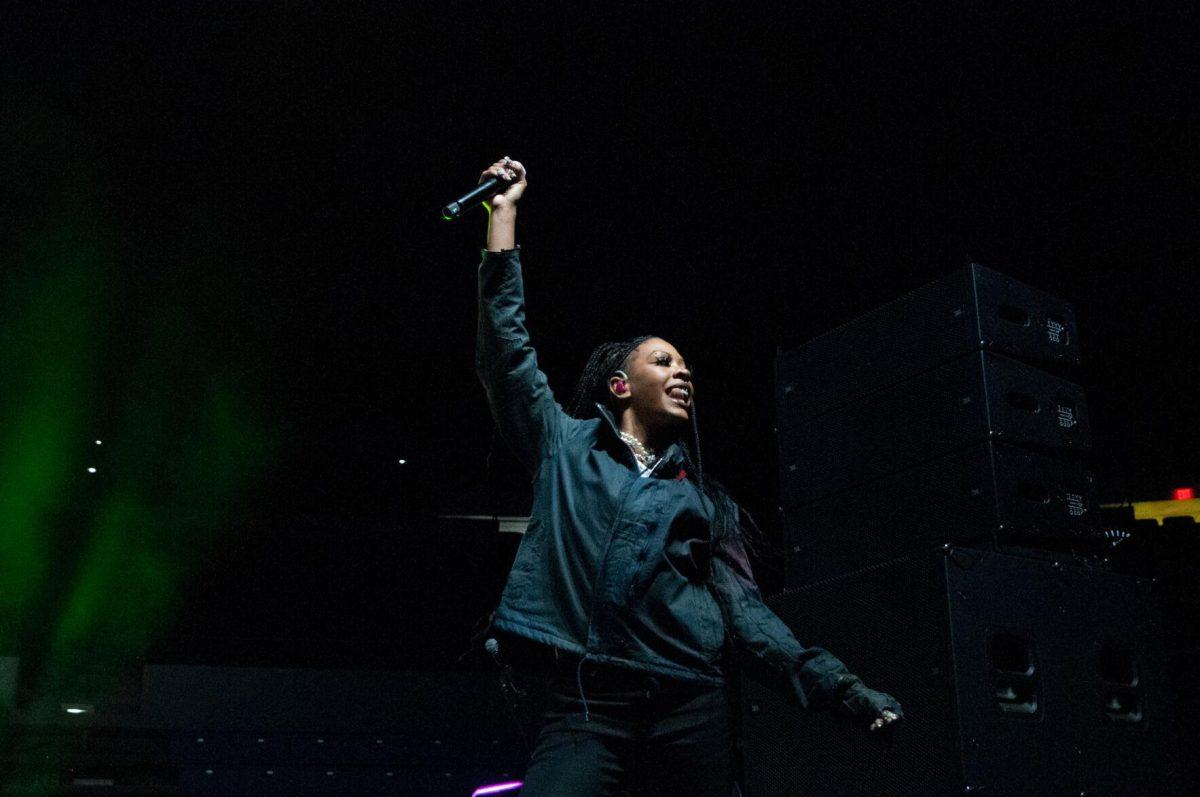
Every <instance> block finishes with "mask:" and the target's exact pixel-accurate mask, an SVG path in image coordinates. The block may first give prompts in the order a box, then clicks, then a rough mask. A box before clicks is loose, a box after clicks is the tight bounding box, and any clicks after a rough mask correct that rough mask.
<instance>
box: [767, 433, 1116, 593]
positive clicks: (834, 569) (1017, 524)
mask: <svg viewBox="0 0 1200 797" xmlns="http://www.w3.org/2000/svg"><path fill="white" fill-rule="evenodd" d="M1095 515H1096V482H1095V478H1094V477H1093V476H1092V474H1091V473H1089V472H1088V471H1087V470H1086V469H1084V467H1083V466H1082V465H1081V464H1079V463H1078V462H1076V461H1073V460H1072V459H1069V458H1063V457H1057V456H1051V455H1048V454H1044V453H1039V452H1036V451H1031V450H1028V449H1024V448H1020V447H1018V446H1010V445H1007V444H1005V443H995V442H986V443H982V444H979V445H974V446H971V447H969V448H965V449H962V450H960V451H955V452H953V453H951V454H947V455H945V456H943V457H938V458H937V459H935V460H933V461H931V462H925V463H922V464H920V465H917V466H915V467H913V468H909V469H908V470H904V471H901V472H900V473H895V474H892V475H890V476H885V477H883V478H881V479H876V480H875V481H872V482H868V483H866V484H862V485H859V486H858V487H854V488H851V489H849V490H843V491H841V492H838V493H835V494H833V495H830V496H827V497H825V498H823V499H821V500H820V501H815V502H812V503H808V504H800V505H798V506H787V505H785V506H784V528H785V529H786V539H787V584H788V586H789V587H801V586H804V585H805V584H810V583H812V582H814V581H819V580H820V579H823V578H829V577H831V576H835V575H839V574H841V573H847V572H849V571H851V570H855V569H857V568H861V567H864V566H866V565H873V564H879V563H882V562H885V561H887V560H889V559H895V558H897V557H900V556H905V555H908V554H910V553H914V552H917V551H932V550H934V549H936V548H938V547H940V546H941V545H943V544H946V543H950V544H954V545H972V546H976V547H983V548H987V549H989V550H997V551H1003V550H1005V549H1007V548H1019V549H1023V550H1027V549H1031V548H1034V547H1035V546H1036V547H1044V548H1047V549H1049V550H1050V551H1051V552H1053V551H1055V550H1058V551H1063V550H1065V551H1074V552H1077V553H1082V552H1087V551H1093V550H1097V549H1098V547H1101V546H1103V545H1105V544H1106V543H1105V541H1104V540H1103V539H1100V538H1099V537H1098V532H1097V531H1096V528H1095Z"/></svg>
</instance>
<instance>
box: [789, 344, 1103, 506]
mask: <svg viewBox="0 0 1200 797" xmlns="http://www.w3.org/2000/svg"><path fill="white" fill-rule="evenodd" d="M781 421H782V419H781ZM985 440H1002V441H1005V442H1010V443H1019V444H1026V445H1032V446H1038V447H1044V448H1050V449H1059V450H1064V451H1080V450H1084V449H1086V448H1087V447H1088V445H1089V442H1090V440H1089V427H1088V415H1087V406H1086V403H1085V401H1084V397H1083V391H1082V390H1081V389H1080V388H1079V387H1078V386H1077V385H1075V384H1073V383H1071V382H1068V381H1066V380H1065V379H1060V378H1058V377H1054V376H1051V375H1050V374H1047V373H1045V372H1042V371H1039V370H1037V369H1036V368H1031V367H1029V366H1027V365H1024V364H1022V363H1019V362H1017V361H1015V360H1010V359H1008V358H1006V357H1000V356H998V355H995V354H990V353H988V352H975V353H973V354H969V355H967V356H965V357H960V358H959V359H957V360H954V361H952V362H950V363H947V364H945V365H942V366H939V367H938V368H935V369H934V370H932V371H929V372H926V373H924V374H921V375H919V376H915V377H913V378H911V379H909V380H907V381H905V382H900V383H898V384H895V385H892V386H891V387H889V388H886V389H883V390H879V391H876V392H874V393H870V394H868V395H864V396H859V397H857V398H855V399H854V400H853V401H851V402H850V403H848V404H845V405H843V406H841V407H838V408H837V409H835V410H831V411H830V412H827V413H825V414H824V415H820V416H818V417H816V418H813V419H810V420H808V421H805V422H804V423H802V424H800V425H798V426H795V427H792V428H783V427H782V424H781V431H780V433H779V462H780V493H781V496H782V497H783V500H784V503H785V504H787V503H790V504H792V505H796V504H802V503H807V502H809V501H815V500H817V499H819V498H822V497H824V496H826V495H829V494H831V493H833V492H836V491H838V490H842V489H846V488H848V487H853V486H854V485H857V484H861V483H863V482H866V481H870V480H872V479H877V478H880V477H882V476H886V475H888V474H891V473H895V472H897V471H900V470H903V469H905V468H909V467H912V466H913V465H917V464H919V463H921V462H926V461H929V460H931V459H934V458H935V457H939V456H942V455H943V454H948V453H950V452H951V451H954V450H956V449H960V448H964V447H966V446H968V445H971V444H973V443H979V442H983V441H985Z"/></svg>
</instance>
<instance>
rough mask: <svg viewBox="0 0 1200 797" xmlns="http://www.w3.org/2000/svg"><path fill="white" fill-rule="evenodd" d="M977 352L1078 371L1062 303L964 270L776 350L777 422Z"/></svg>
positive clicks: (983, 271)
mask: <svg viewBox="0 0 1200 797" xmlns="http://www.w3.org/2000/svg"><path fill="white" fill-rule="evenodd" d="M977 349H984V350H987V351H992V352H998V353H1000V354H1007V355H1009V356H1011V357H1015V358H1017V359H1022V360H1030V361H1033V362H1039V363H1047V364H1062V365H1065V366H1075V365H1078V364H1079V343H1078V337H1077V335H1076V328H1075V312H1074V310H1073V309H1072V308H1071V305H1069V304H1067V303H1066V302H1063V301H1061V300H1059V299H1055V298H1054V297H1052V296H1050V295H1048V294H1046V293H1043V292H1042V291H1039V290H1037V289H1035V288H1031V287H1029V286H1028V285H1025V284H1023V283H1020V282H1018V281H1016V280H1014V279H1012V278H1011V277H1007V276H1005V275H1003V274H1000V273H998V272H995V271H992V270H990V269H987V268H984V267H982V266H979V265H974V264H972V265H970V266H968V267H967V268H965V269H961V270H959V271H957V272H955V273H953V274H951V275H949V276H947V277H945V278H943V279H940V280H938V281H936V282H933V283H930V284H929V285H925V286H924V287H922V288H919V289H917V290H916V291H914V292H912V293H910V294H908V295H907V296H904V297H901V298H899V299H896V300H895V301H893V302H889V303H888V304H885V305H883V306H882V307H880V308H878V309H876V310H873V311H871V312H870V313H867V314H866V315H864V316H862V317H861V318H858V319H856V320H854V321H851V322H850V323H848V324H845V325H843V326H841V327H838V328H837V329H834V330H832V331H830V332H827V333H825V334H824V335H821V336H820V337H818V338H815V339H813V340H811V341H809V342H807V343H805V344H804V345H802V346H800V347H798V348H796V349H794V350H791V351H786V352H781V353H780V354H779V357H778V358H777V359H776V398H777V406H778V408H779V415H780V418H790V419H792V420H793V421H794V422H799V421H803V420H807V419H808V418H812V417H815V416H817V415H820V414H821V413H823V412H827V411H829V410H830V409H833V408H834V407H836V406H838V405H840V404H842V403H844V402H846V401H847V400H849V399H850V398H853V397H855V396H860V395H862V394H864V393H867V392H870V391H872V390H878V389H879V388H881V387H886V386H888V385H890V384H893V383H895V382H899V381H901V380H903V379H906V378H908V377H910V376H914V375H916V374H919V373H921V372H923V371H927V370H929V369H930V368H933V367H935V366H937V365H939V364H941V363H943V362H947V361H949V360H953V359H955V358H956V357H960V356H962V355H964V354H967V353H968V352H971V351H975V350H977ZM780 428H783V425H782V424H781V425H780Z"/></svg>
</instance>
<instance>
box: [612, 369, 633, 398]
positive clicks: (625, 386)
mask: <svg viewBox="0 0 1200 797" xmlns="http://www.w3.org/2000/svg"><path fill="white" fill-rule="evenodd" d="M628 380H629V377H628V376H626V375H625V372H624V371H617V372H616V373H615V374H613V375H612V376H610V377H609V378H608V392H609V393H612V394H613V395H614V396H616V397H617V398H619V399H623V398H629V382H628Z"/></svg>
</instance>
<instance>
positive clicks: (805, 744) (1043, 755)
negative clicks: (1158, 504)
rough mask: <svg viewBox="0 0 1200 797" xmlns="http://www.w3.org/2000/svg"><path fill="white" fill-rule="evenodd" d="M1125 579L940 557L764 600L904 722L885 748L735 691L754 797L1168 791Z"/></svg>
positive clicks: (1167, 766) (815, 715) (1141, 615)
mask: <svg viewBox="0 0 1200 797" xmlns="http://www.w3.org/2000/svg"><path fill="white" fill-rule="evenodd" d="M1151 586H1152V585H1151V583H1150V582H1149V581H1148V580H1145V579H1139V578H1135V577H1132V576H1121V575H1115V574H1112V573H1108V572H1103V571H1099V570H1096V569H1089V568H1087V567H1083V566H1080V565H1079V563H1077V562H1072V563H1069V564H1065V563H1054V562H1049V561H1040V560H1037V559H1028V558H1022V557H1016V556H1009V555H1005V554H999V553H992V552H986V551H979V550H972V549H967V548H951V549H948V550H947V551H946V552H944V553H941V554H921V555H914V556H910V557H907V558H904V559H900V560H896V561H893V562H890V563H888V564H886V565H883V566H878V567H874V568H868V569H865V570H859V571H857V572H853V573H848V574H846V575H844V576H842V577H839V578H835V579H830V580H827V581H823V582H820V583H817V584H813V585H810V586H808V587H805V588H802V589H798V590H791V591H788V592H785V593H783V594H781V595H779V596H776V597H775V598H773V599H771V600H769V601H768V603H769V605H770V606H771V607H772V609H773V610H774V611H775V612H776V613H777V614H778V615H779V616H780V617H781V618H782V619H783V620H784V621H785V622H786V623H787V624H788V626H789V627H791V628H792V630H793V632H794V633H795V634H796V636H797V638H798V639H799V640H800V641H801V642H802V643H803V644H806V645H819V646H821V647H825V648H828V649H829V650H831V651H832V652H833V653H834V654H835V655H837V656H838V657H839V658H841V659H842V660H843V661H845V662H846V664H847V666H848V667H849V668H850V670H851V671H852V672H855V673H856V674H858V675H859V676H860V677H862V678H863V680H864V681H865V682H866V683H867V684H868V685H869V686H871V687H872V688H876V689H880V690H882V691H885V692H888V693H890V694H893V695H895V697H896V698H897V699H898V700H899V701H900V702H901V704H902V705H903V707H904V711H905V715H906V718H905V721H904V722H903V723H901V725H900V726H899V727H898V728H897V729H896V731H895V733H894V734H893V735H892V737H891V738H890V739H888V740H886V741H885V740H881V739H879V738H876V737H875V736H873V735H871V734H868V733H867V732H866V729H865V727H859V725H858V724H851V723H849V722H848V721H845V720H841V719H840V718H837V717H836V715H833V714H829V713H825V712H805V711H803V710H802V709H800V708H799V707H798V706H797V705H795V704H794V703H792V702H785V701H784V700H783V699H782V698H781V697H778V696H777V694H776V693H774V692H772V691H769V690H768V689H767V688H765V687H764V686H762V685H760V684H759V683H757V682H755V681H753V680H746V681H745V682H744V683H743V684H742V689H743V696H744V700H743V706H744V708H743V738H744V744H745V765H746V780H747V787H748V790H749V793H750V794H751V795H753V796H754V797H773V796H775V797H784V796H785V795H786V797H797V796H798V795H828V794H913V795H917V794H919V795H943V794H944V795H951V794H955V795H961V794H964V793H981V794H1073V795H1078V794H1096V795H1109V794H1164V793H1171V792H1172V790H1175V789H1178V788H1179V785H1180V784H1179V783H1178V780H1179V778H1178V772H1179V770H1178V769H1177V767H1178V766H1179V760H1178V758H1177V756H1176V755H1174V754H1173V753H1174V751H1173V749H1172V745H1173V744H1174V740H1175V739H1176V734H1175V733H1173V720H1172V717H1171V711H1170V706H1171V692H1170V690H1169V687H1168V684H1167V683H1166V679H1165V675H1164V671H1163V667H1162V664H1161V663H1162V661H1163V655H1162V638H1161V630H1160V628H1161V625H1160V614H1159V610H1158V601H1157V598H1156V596H1155V594H1154V593H1153V591H1152V589H1151Z"/></svg>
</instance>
